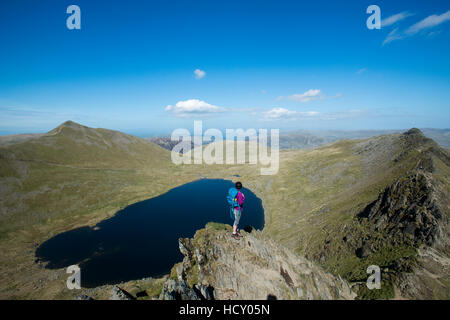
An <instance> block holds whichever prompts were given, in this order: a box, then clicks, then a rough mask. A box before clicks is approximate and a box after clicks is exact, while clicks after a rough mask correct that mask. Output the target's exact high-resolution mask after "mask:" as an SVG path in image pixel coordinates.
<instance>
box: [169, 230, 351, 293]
mask: <svg viewBox="0 0 450 320" xmlns="http://www.w3.org/2000/svg"><path fill="white" fill-rule="evenodd" d="M242 234H243V235H244V237H243V238H242V239H240V240H239V241H237V240H235V239H233V238H231V237H230V227H229V226H227V225H222V224H216V223H210V224H207V225H206V227H205V228H204V229H201V230H198V231H197V232H196V234H195V236H194V238H192V239H180V240H179V247H180V251H181V253H182V254H183V255H184V259H183V262H181V263H180V264H178V265H175V266H174V268H173V270H172V277H176V278H177V279H178V281H174V280H173V279H172V280H168V281H167V282H166V284H165V286H164V289H163V293H162V294H161V298H162V299H167V298H171V297H173V295H176V294H177V293H180V292H182V293H183V294H184V296H185V297H186V298H188V299H192V298H194V297H195V296H194V295H193V294H192V292H193V291H194V292H195V290H194V289H191V290H188V289H187V288H186V286H185V284H186V283H188V284H189V285H190V286H189V287H188V288H191V287H192V288H197V291H200V292H201V291H202V289H201V288H203V289H204V290H203V292H206V289H208V288H209V289H208V292H209V293H210V298H211V299H212V298H215V299H219V300H225V299H268V298H272V299H274V298H276V299H309V300H312V299H353V298H354V297H355V296H356V295H355V294H354V293H353V292H352V291H351V289H350V287H349V285H348V284H347V282H346V281H344V280H342V279H341V278H339V277H335V276H333V275H331V274H329V273H326V272H325V271H324V270H323V269H322V268H320V267H319V266H317V265H315V264H313V263H312V262H310V261H308V260H306V259H305V258H302V257H299V256H297V255H296V254H294V253H293V252H292V251H290V250H288V249H287V248H284V247H282V246H280V245H279V244H276V243H275V242H274V241H272V240H270V239H267V238H265V237H264V236H263V235H262V233H261V232H259V231H253V232H252V233H251V234H249V233H246V232H244V231H242ZM199 288H200V289H199ZM170 290H172V293H170V292H169V293H168V292H167V291H170ZM174 292H175V293H174ZM211 292H213V294H211ZM205 295H206V294H205ZM205 295H202V296H203V298H207V297H205ZM180 296H181V298H183V295H182V294H181V295H179V297H180ZM198 297H200V296H199V295H198V294H197V298H198Z"/></svg>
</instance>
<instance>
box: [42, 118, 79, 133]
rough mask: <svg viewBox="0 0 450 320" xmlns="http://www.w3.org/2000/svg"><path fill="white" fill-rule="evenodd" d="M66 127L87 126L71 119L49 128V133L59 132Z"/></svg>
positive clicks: (76, 128)
mask: <svg viewBox="0 0 450 320" xmlns="http://www.w3.org/2000/svg"><path fill="white" fill-rule="evenodd" d="M66 128H68V129H75V130H80V129H82V128H87V127H86V126H83V125H81V124H79V123H76V122H74V121H72V120H67V121H66V122H64V123H62V124H60V125H59V126H57V127H56V128H54V129H53V130H51V131H50V132H49V133H51V134H58V133H61V132H62V131H63V130H64V129H66Z"/></svg>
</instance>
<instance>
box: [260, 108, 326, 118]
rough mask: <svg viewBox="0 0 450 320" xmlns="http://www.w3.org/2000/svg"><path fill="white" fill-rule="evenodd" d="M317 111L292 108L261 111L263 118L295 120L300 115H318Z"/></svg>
mask: <svg viewBox="0 0 450 320" xmlns="http://www.w3.org/2000/svg"><path fill="white" fill-rule="evenodd" d="M318 114H319V113H318V112H317V111H307V112H298V111H294V110H288V109H285V108H272V109H270V110H269V111H265V112H263V119H264V120H282V119H285V120H286V119H287V120H295V119H297V118H300V117H313V116H316V115H318Z"/></svg>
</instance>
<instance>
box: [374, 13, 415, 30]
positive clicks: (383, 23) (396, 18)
mask: <svg viewBox="0 0 450 320" xmlns="http://www.w3.org/2000/svg"><path fill="white" fill-rule="evenodd" d="M413 15H414V14H413V13H409V12H408V11H403V12H400V13H397V14H394V15H392V16H390V17H387V18H386V19H383V20H381V27H387V26H390V25H392V24H395V23H397V22H399V21H402V20H404V19H406V18H408V17H410V16H413Z"/></svg>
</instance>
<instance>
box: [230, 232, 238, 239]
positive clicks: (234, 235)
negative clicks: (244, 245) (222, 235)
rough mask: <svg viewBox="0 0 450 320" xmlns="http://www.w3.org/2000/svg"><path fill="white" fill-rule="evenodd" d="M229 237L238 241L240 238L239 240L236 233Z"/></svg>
mask: <svg viewBox="0 0 450 320" xmlns="http://www.w3.org/2000/svg"><path fill="white" fill-rule="evenodd" d="M231 236H232V237H233V238H234V239H236V240H239V239H240V238H239V235H238V234H237V233H232V234H231Z"/></svg>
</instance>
